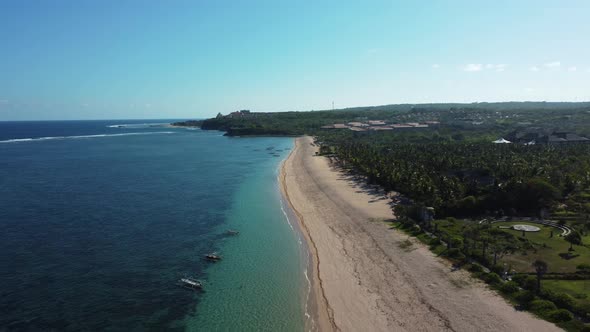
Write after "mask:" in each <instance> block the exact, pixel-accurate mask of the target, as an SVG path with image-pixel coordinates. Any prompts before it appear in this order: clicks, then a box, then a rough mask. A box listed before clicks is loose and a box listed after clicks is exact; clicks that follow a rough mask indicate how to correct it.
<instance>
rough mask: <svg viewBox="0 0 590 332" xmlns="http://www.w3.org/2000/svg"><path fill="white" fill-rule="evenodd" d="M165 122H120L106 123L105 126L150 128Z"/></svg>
mask: <svg viewBox="0 0 590 332" xmlns="http://www.w3.org/2000/svg"><path fill="white" fill-rule="evenodd" d="M168 124H169V123H167V122H159V123H122V124H112V125H108V126H107V128H150V127H161V126H164V125H168Z"/></svg>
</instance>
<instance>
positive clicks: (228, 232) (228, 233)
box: [225, 229, 240, 235]
mask: <svg viewBox="0 0 590 332" xmlns="http://www.w3.org/2000/svg"><path fill="white" fill-rule="evenodd" d="M225 234H227V235H239V234H240V232H239V231H236V230H235V229H228V230H227V231H226V232H225Z"/></svg>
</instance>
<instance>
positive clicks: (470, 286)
mask: <svg viewBox="0 0 590 332" xmlns="http://www.w3.org/2000/svg"><path fill="white" fill-rule="evenodd" d="M312 143H313V142H312V139H311V138H310V137H302V138H298V139H296V147H295V149H294V150H293V151H292V153H291V155H290V156H289V158H288V159H287V160H286V161H285V163H284V164H283V168H282V181H281V182H282V185H283V189H284V192H285V195H286V197H287V199H288V200H289V202H290V203H291V205H292V208H293V209H294V210H295V212H296V214H297V215H298V217H299V219H300V222H301V226H302V229H303V231H304V233H306V236H307V240H308V242H309V244H310V248H311V251H312V253H313V254H314V256H315V260H316V261H315V265H316V270H315V271H314V272H315V278H314V281H315V287H314V289H315V291H316V299H317V305H316V307H317V309H318V310H317V311H318V317H317V323H318V324H317V325H316V329H317V330H321V331H328V330H341V331H559V330H560V329H559V328H557V327H556V326H555V325H553V324H551V323H549V322H546V321H543V320H540V319H537V318H535V317H534V316H532V315H531V314H528V313H526V312H519V311H516V310H515V309H514V308H513V307H512V306H511V305H509V304H508V303H506V301H504V299H502V298H501V297H500V296H498V295H496V294H495V293H493V292H492V291H490V290H488V289H487V288H486V286H485V285H484V284H482V283H481V282H479V281H477V280H474V279H472V278H471V277H470V276H469V274H468V273H466V272H465V271H455V272H452V271H451V267H450V264H448V262H445V261H443V260H441V259H439V258H437V257H435V256H434V255H433V254H432V253H431V252H430V251H429V250H428V249H427V248H426V247H424V246H423V245H421V244H420V243H417V242H416V241H415V240H413V239H409V237H408V236H407V235H404V234H402V233H400V232H397V231H395V230H391V229H389V228H388V227H387V225H386V224H385V223H384V222H382V220H384V219H390V218H393V215H392V212H391V208H390V206H389V203H390V201H389V199H387V198H386V197H383V195H381V194H380V193H379V192H378V190H375V188H371V187H369V186H366V185H363V184H362V182H361V181H355V179H353V178H351V177H349V176H347V175H346V174H344V173H342V172H339V171H337V170H335V169H334V168H333V167H332V166H331V165H330V163H329V160H328V159H327V158H325V157H318V156H314V155H315V152H316V151H317V147H315V146H313V145H312ZM408 239H409V241H410V243H408V242H407V241H408Z"/></svg>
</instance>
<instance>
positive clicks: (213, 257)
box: [205, 252, 221, 262]
mask: <svg viewBox="0 0 590 332" xmlns="http://www.w3.org/2000/svg"><path fill="white" fill-rule="evenodd" d="M205 259H206V260H208V261H211V262H217V261H220V260H221V256H219V255H218V254H217V253H216V252H213V253H210V254H207V255H205Z"/></svg>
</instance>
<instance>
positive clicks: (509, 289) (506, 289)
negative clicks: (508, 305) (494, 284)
mask: <svg viewBox="0 0 590 332" xmlns="http://www.w3.org/2000/svg"><path fill="white" fill-rule="evenodd" d="M500 291H502V293H506V294H513V293H516V292H518V284H517V283H516V282H514V281H508V282H507V283H505V284H504V285H502V287H500Z"/></svg>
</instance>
